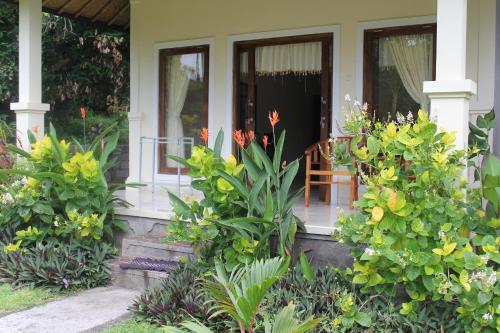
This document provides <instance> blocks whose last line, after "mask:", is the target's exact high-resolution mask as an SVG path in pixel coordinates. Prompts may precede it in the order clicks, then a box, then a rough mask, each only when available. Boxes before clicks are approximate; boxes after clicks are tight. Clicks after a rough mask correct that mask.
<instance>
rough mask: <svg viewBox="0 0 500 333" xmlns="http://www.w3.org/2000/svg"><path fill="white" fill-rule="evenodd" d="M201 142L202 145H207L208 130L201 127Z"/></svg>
mask: <svg viewBox="0 0 500 333" xmlns="http://www.w3.org/2000/svg"><path fill="white" fill-rule="evenodd" d="M200 137H201V140H202V141H203V144H205V146H206V145H207V144H208V128H206V127H203V129H202V130H201V135H200Z"/></svg>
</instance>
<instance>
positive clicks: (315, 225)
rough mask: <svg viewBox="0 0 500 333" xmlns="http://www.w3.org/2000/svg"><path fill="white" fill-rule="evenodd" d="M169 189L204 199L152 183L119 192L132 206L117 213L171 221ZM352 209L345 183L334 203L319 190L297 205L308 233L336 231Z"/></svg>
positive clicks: (335, 190) (336, 192)
mask: <svg viewBox="0 0 500 333" xmlns="http://www.w3.org/2000/svg"><path fill="white" fill-rule="evenodd" d="M167 191H171V192H172V193H174V194H176V195H178V196H179V197H180V198H181V199H185V198H186V199H188V198H189V199H195V200H200V199H201V198H202V194H201V193H200V192H198V191H193V190H192V189H191V187H189V186H181V187H180V192H179V190H178V187H177V186H176V185H168V184H159V185H156V188H155V189H154V191H153V189H152V187H151V186H145V187H142V188H138V189H127V190H124V191H120V192H118V196H119V197H120V198H122V199H125V200H126V201H128V202H129V203H130V204H131V205H132V206H131V207H129V208H117V209H116V214H118V215H120V216H124V217H142V218H147V219H159V220H163V221H169V220H170V219H171V218H172V216H173V215H174V212H173V210H172V205H171V203H170V201H169V199H168V195H167ZM362 191H363V186H361V187H360V194H361V193H362ZM349 210H350V208H349V191H348V189H347V187H344V186H332V202H331V204H330V205H326V204H325V203H324V202H323V201H320V200H319V194H318V192H316V191H313V192H312V194H311V203H310V206H309V207H306V206H305V203H304V196H303V195H302V196H301V197H300V198H299V199H298V200H297V202H296V203H295V205H294V206H293V211H294V213H295V215H296V216H297V217H298V218H300V219H301V220H302V221H303V222H304V224H305V227H306V232H307V233H308V234H313V235H323V236H329V235H331V234H332V231H333V230H334V228H335V223H336V221H337V220H338V214H339V212H341V211H344V212H348V211H349Z"/></svg>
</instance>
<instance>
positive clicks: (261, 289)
mask: <svg viewBox="0 0 500 333" xmlns="http://www.w3.org/2000/svg"><path fill="white" fill-rule="evenodd" d="M289 263H290V261H289V259H286V260H284V259H282V258H272V259H267V260H256V261H254V262H253V263H252V264H251V265H247V266H245V267H242V268H237V269H234V270H233V271H232V272H231V273H230V275H228V273H227V272H226V269H225V267H224V265H223V264H222V263H220V262H217V263H216V266H215V267H216V274H214V275H213V276H212V280H206V281H205V282H204V289H205V291H206V292H207V293H208V294H209V295H210V296H212V298H213V299H214V303H215V306H214V307H213V309H212V311H214V312H213V314H212V317H217V316H219V315H221V314H227V315H229V316H230V317H231V318H232V319H233V320H234V321H235V322H237V323H238V326H239V330H240V332H242V333H245V332H247V333H252V332H254V328H255V323H256V317H257V313H258V311H259V309H260V306H261V303H262V301H263V299H264V297H265V295H266V294H267V293H268V291H269V289H270V288H271V287H272V285H273V284H274V283H275V282H276V281H278V280H279V279H280V278H281V277H282V276H283V275H284V274H285V272H286V270H287V269H288V266H289ZM295 317H296V312H295V306H294V305H293V304H290V305H289V306H287V307H285V308H284V309H283V310H282V311H280V312H279V313H278V314H277V315H276V316H275V318H274V321H273V322H271V321H270V320H269V319H267V320H265V321H264V327H265V332H269V333H278V332H283V333H284V332H297V333H299V332H309V331H311V330H312V329H314V328H315V327H316V326H317V325H318V324H319V322H320V321H321V319H313V318H312V317H310V318H307V319H306V320H305V321H304V322H302V323H299V322H298V321H297V320H296V319H295ZM180 325H181V326H183V327H184V328H187V329H189V330H191V331H192V332H200V333H203V332H212V331H211V330H210V329H209V328H208V327H206V326H205V325H203V324H202V323H200V322H193V321H186V322H183V323H181V324H180ZM165 330H166V332H172V333H178V332H183V330H182V329H178V328H175V327H166V329H165Z"/></svg>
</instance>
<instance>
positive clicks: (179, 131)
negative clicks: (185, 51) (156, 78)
mask: <svg viewBox="0 0 500 333" xmlns="http://www.w3.org/2000/svg"><path fill="white" fill-rule="evenodd" d="M181 57H182V55H173V56H169V57H168V61H167V66H166V67H167V68H166V71H167V73H166V100H167V105H166V110H165V112H166V115H167V116H166V117H165V128H166V129H167V131H166V136H167V137H168V138H169V139H170V140H175V141H176V140H177V139H178V138H181V137H183V136H184V130H183V128H182V119H181V112H182V109H183V107H184V103H185V101H186V95H187V91H188V87H189V81H190V80H189V70H188V68H186V66H184V65H182V63H181ZM178 149H179V151H178ZM167 154H168V155H179V156H181V157H184V147H183V146H180V147H179V148H178V147H177V144H176V143H169V144H167ZM167 166H168V167H175V166H177V164H176V162H174V161H172V160H171V159H167Z"/></svg>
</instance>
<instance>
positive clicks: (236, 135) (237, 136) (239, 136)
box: [233, 130, 245, 148]
mask: <svg viewBox="0 0 500 333" xmlns="http://www.w3.org/2000/svg"><path fill="white" fill-rule="evenodd" d="M233 139H234V141H236V143H237V144H238V145H239V146H240V147H241V148H244V147H245V135H244V134H243V132H242V131H241V130H237V131H236V130H235V131H234V132H233Z"/></svg>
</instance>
